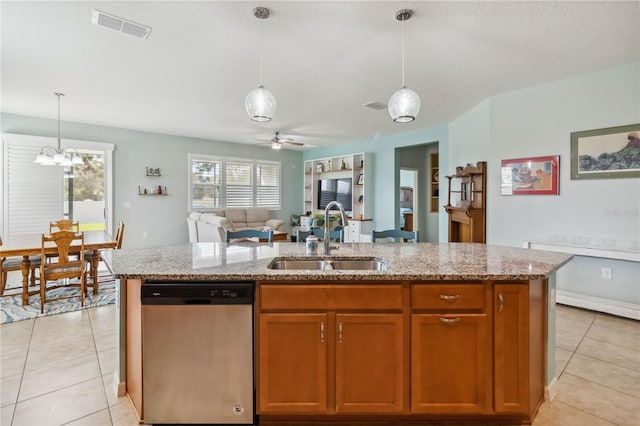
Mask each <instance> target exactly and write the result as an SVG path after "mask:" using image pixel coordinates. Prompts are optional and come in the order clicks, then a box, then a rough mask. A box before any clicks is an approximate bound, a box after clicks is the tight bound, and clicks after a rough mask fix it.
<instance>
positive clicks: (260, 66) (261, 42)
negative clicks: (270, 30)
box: [258, 19, 264, 87]
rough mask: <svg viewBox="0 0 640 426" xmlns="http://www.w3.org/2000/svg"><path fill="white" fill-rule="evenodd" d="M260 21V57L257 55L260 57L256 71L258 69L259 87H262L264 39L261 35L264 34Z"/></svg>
mask: <svg viewBox="0 0 640 426" xmlns="http://www.w3.org/2000/svg"><path fill="white" fill-rule="evenodd" d="M262 21H263V19H260V24H259V25H260V55H259V56H260V65H259V67H258V69H259V72H260V76H259V77H260V87H263V84H262V49H263V47H264V40H263V38H264V35H263V33H264V32H263V30H262V25H263V24H262Z"/></svg>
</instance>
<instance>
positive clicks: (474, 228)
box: [445, 161, 487, 243]
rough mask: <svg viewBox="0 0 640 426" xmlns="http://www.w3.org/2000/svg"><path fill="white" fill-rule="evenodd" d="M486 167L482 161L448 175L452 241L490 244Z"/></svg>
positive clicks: (447, 206) (450, 236)
mask: <svg viewBox="0 0 640 426" xmlns="http://www.w3.org/2000/svg"><path fill="white" fill-rule="evenodd" d="M486 168H487V163H486V162H485V161H479V162H478V163H477V164H476V165H475V166H472V165H471V164H467V165H466V167H456V174H454V175H451V176H447V179H448V181H449V182H448V196H447V205H446V206H445V210H446V211H447V213H448V215H449V242H467V243H486V241H487V236H486V235H487V231H486V227H487V221H486V211H485V209H486V196H487V195H486V192H487V191H486V188H487V173H486Z"/></svg>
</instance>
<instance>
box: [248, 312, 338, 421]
mask: <svg viewBox="0 0 640 426" xmlns="http://www.w3.org/2000/svg"><path fill="white" fill-rule="evenodd" d="M259 327H260V334H259V336H260V340H259V342H258V354H259V355H258V360H259V364H258V381H259V382H258V389H259V395H258V413H262V414H266V413H269V414H271V413H300V414H302V413H304V414H313V413H325V412H326V411H327V315H326V314H313V313H309V314H306V313H292V314H260V325H259Z"/></svg>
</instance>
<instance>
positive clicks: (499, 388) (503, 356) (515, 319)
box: [493, 284, 529, 413]
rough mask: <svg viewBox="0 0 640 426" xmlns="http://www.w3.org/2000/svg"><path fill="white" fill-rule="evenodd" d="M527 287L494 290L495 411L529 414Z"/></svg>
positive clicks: (512, 286) (509, 285)
mask: <svg viewBox="0 0 640 426" xmlns="http://www.w3.org/2000/svg"><path fill="white" fill-rule="evenodd" d="M528 295H529V293H528V286H527V285H526V284H496V285H495V287H494V313H493V314H494V325H493V327H494V340H495V342H494V345H495V361H494V362H495V366H494V369H495V373H494V375H495V377H494V381H495V410H496V412H497V413H528V411H529V404H528V401H529V344H528V338H527V336H528V334H529V331H528V311H529V309H528V303H529V297H528Z"/></svg>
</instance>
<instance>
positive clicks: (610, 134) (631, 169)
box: [571, 124, 640, 179]
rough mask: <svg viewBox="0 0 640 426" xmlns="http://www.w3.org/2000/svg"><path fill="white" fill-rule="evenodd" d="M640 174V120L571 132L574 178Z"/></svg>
mask: <svg viewBox="0 0 640 426" xmlns="http://www.w3.org/2000/svg"><path fill="white" fill-rule="evenodd" d="M629 177H631V178H633V177H636V178H637V177H640V124H631V125H629V126H619V127H609V128H606V129H596V130H586V131H583V132H573V133H571V179H603V178H606V179H610V178H629Z"/></svg>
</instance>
